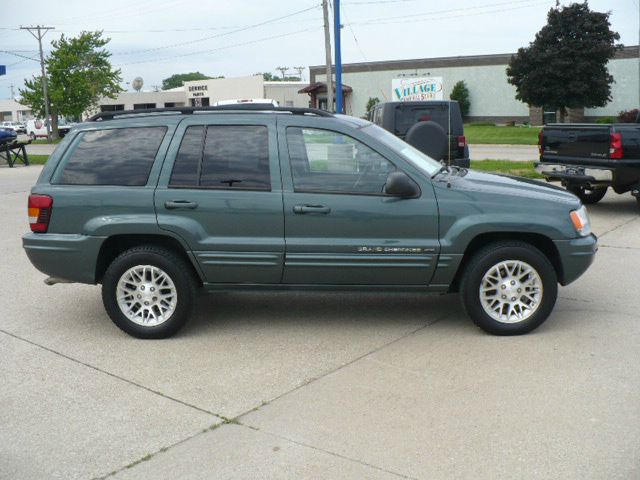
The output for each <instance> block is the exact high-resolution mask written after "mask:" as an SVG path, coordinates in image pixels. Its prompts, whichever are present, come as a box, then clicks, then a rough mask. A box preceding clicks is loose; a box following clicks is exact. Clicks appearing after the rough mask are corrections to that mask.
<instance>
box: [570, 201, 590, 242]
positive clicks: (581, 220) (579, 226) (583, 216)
mask: <svg viewBox="0 0 640 480" xmlns="http://www.w3.org/2000/svg"><path fill="white" fill-rule="evenodd" d="M570 216H571V222H572V223H573V226H574V227H575V229H576V231H577V232H578V234H579V235H580V236H582V237H586V236H587V235H589V234H590V233H591V222H590V221H589V214H588V213H587V208H586V207H585V206H584V205H583V206H582V207H580V208H579V209H578V210H573V211H572V212H571V213H570Z"/></svg>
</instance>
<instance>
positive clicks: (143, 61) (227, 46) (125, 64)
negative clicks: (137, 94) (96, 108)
mask: <svg viewBox="0 0 640 480" xmlns="http://www.w3.org/2000/svg"><path fill="white" fill-rule="evenodd" d="M319 28H322V27H314V28H305V29H303V30H296V31H295V32H288V33H283V34H280V35H272V36H270V37H263V38H258V39H256V40H250V41H248V42H242V43H236V44H232V45H226V46H224V47H219V48H214V49H211V50H199V51H197V52H189V53H183V54H179V55H172V56H169V57H162V58H150V59H148V60H139V61H136V62H127V63H121V64H119V65H115V66H116V67H125V66H128V65H137V64H140V63H149V62H164V61H167V60H174V59H176V58H183V57H191V56H194V55H202V54H206V53H214V52H219V51H222V50H227V49H229V48H234V47H243V46H245V45H252V44H254V43H260V42H264V41H267V40H273V39H276V38H283V37H290V36H292V35H298V34H300V33H305V32H312V31H314V30H318V29H319Z"/></svg>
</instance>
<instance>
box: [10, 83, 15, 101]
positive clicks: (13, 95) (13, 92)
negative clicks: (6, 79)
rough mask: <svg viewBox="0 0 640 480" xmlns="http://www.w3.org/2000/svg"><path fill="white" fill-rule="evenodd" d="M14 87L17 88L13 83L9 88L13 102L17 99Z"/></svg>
mask: <svg viewBox="0 0 640 480" xmlns="http://www.w3.org/2000/svg"><path fill="white" fill-rule="evenodd" d="M14 87H15V85H14V84H13V83H12V84H11V85H9V88H10V89H11V100H15V98H16V94H15V91H14V90H13V88H14Z"/></svg>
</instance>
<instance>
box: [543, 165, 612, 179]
mask: <svg viewBox="0 0 640 480" xmlns="http://www.w3.org/2000/svg"><path fill="white" fill-rule="evenodd" d="M535 170H536V172H538V173H539V174H540V175H542V176H543V177H545V178H547V179H548V180H556V181H566V182H572V183H581V184H582V183H594V184H597V183H602V184H610V183H611V182H612V181H613V170H612V169H609V168H604V167H582V166H579V165H563V164H557V163H543V162H538V163H537V164H536V166H535Z"/></svg>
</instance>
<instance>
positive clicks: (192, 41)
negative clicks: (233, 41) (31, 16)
mask: <svg viewBox="0 0 640 480" xmlns="http://www.w3.org/2000/svg"><path fill="white" fill-rule="evenodd" d="M319 6H320V4H316V5H314V6H312V7H308V8H305V9H303V10H298V11H297V12H293V13H289V14H287V15H283V16H281V17H276V18H272V19H270V20H265V21H263V22H259V23H254V24H252V25H247V26H246V27H242V28H238V29H236V30H232V31H230V32H224V33H218V34H216V35H209V36H207V37H202V38H197V39H195V40H189V41H186V42H180V43H174V44H171V45H163V46H160V47H154V48H145V49H142V50H131V51H129V52H122V53H118V54H114V56H121V55H134V54H138V53H146V52H156V51H158V50H165V49H167V48H174V47H183V46H185V45H192V44H194V43H199V42H204V41H206V40H212V39H214V38H219V37H224V36H227V35H232V34H234V33H239V32H244V31H246V30H250V29H252V28H257V27H261V26H262V25H267V24H269V23H273V22H276V21H278V20H282V19H284V18H289V17H293V16H294V15H299V14H301V13H304V12H308V11H310V10H314V9H316V8H318V7H319Z"/></svg>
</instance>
